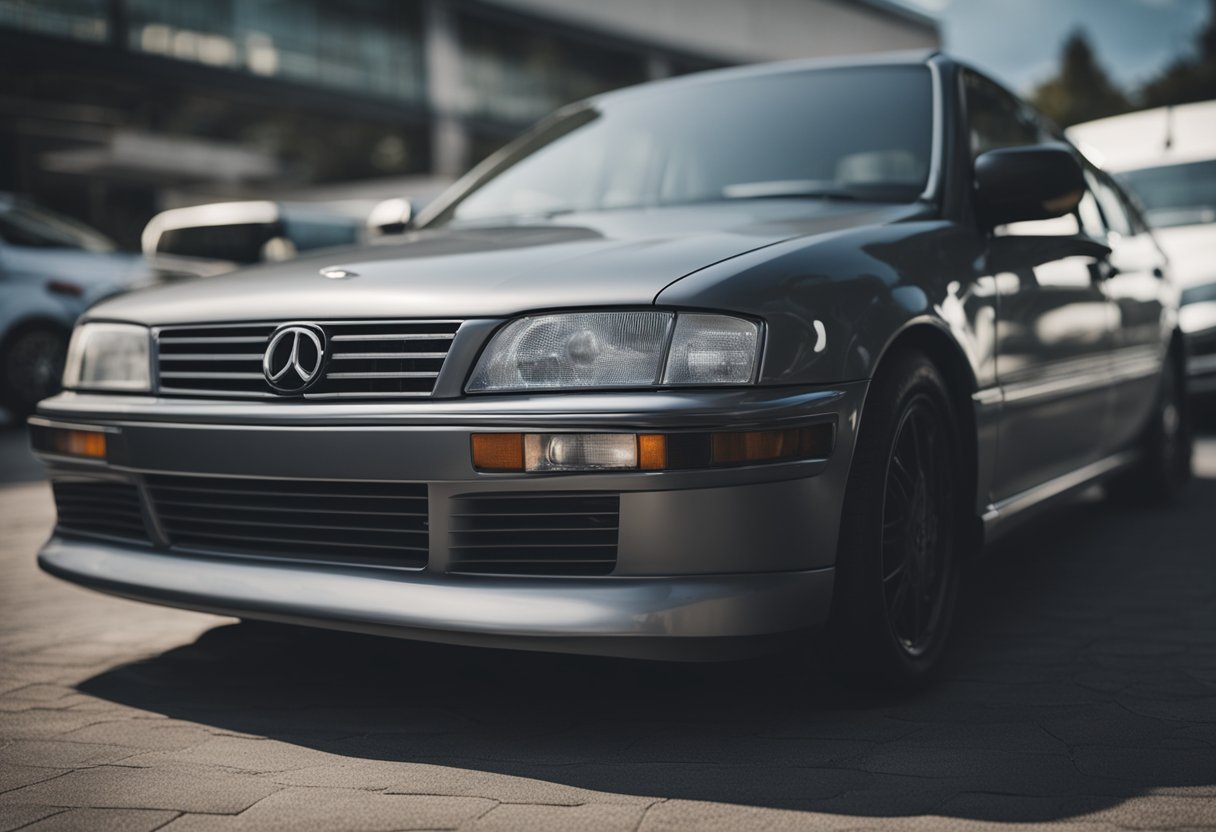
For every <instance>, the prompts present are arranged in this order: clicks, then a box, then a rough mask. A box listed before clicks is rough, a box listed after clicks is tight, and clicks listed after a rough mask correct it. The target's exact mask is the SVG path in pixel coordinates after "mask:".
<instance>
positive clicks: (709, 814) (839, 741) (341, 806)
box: [0, 430, 1216, 832]
mask: <svg viewBox="0 0 1216 832" xmlns="http://www.w3.org/2000/svg"><path fill="white" fill-rule="evenodd" d="M22 441H23V437H22V435H21V434H20V433H18V432H15V431H11V430H10V431H6V432H4V433H3V434H0V468H3V469H5V470H9V471H17V470H20V471H21V472H22V474H23V476H25V477H26V478H33V477H36V476H37V469H36V467H34V466H30V465H29V464H28V460H25V459H24V458H19V456H20V454H21V451H20V445H21V442H22ZM10 463H11V464H10ZM10 478H16V477H10ZM52 522H53V509H52V506H51V501H50V494H49V489H48V488H47V486H46V485H45V483H42V482H40V481H37V480H36V479H31V480H30V481H28V482H23V483H10V484H7V485H0V832H8V830H15V829H28V830H39V832H47V830H111V829H112V830H124V832H125V831H126V830H134V831H135V832H144V831H145V830H146V831H147V832H150V831H151V830H154V829H162V830H171V832H211V830H217V831H218V832H241V831H243V830H267V829H269V830H278V829H282V830H292V832H295V831H296V830H305V831H307V830H345V829H350V830H369V831H372V832H374V831H375V830H383V831H384V832H390V830H423V829H462V830H465V829H468V830H504V829H527V830H571V829H578V830H588V831H589V832H590V831H591V830H630V832H633V830H642V831H643V832H660V830H663V831H664V832H665V831H666V830H671V831H672V832H675V831H676V830H694V829H695V830H702V829H707V830H737V829H749V828H761V829H766V830H784V829H842V830H843V829H916V830H938V829H945V830H950V829H960V830H961V829H967V830H971V829H981V830H986V829H998V828H1001V829H1003V828H1033V829H1038V830H1049V829H1060V830H1068V831H1069V832H1083V830H1090V829H1124V828H1126V829H1216V438H1211V437H1209V438H1206V439H1204V440H1203V442H1202V444H1201V456H1200V478H1199V480H1198V481H1197V482H1196V484H1195V487H1194V489H1193V490H1192V492H1191V493H1190V494H1189V496H1188V498H1187V500H1186V502H1185V503H1184V504H1183V505H1182V506H1179V507H1177V508H1172V509H1162V510H1144V511H1135V512H1128V511H1125V510H1123V511H1120V510H1115V509H1112V508H1110V507H1107V506H1105V505H1103V504H1101V503H1100V502H1096V501H1089V502H1085V501H1082V502H1080V503H1079V504H1078V505H1076V506H1075V507H1072V508H1070V509H1067V510H1065V511H1064V512H1062V513H1060V514H1057V515H1055V516H1054V517H1052V518H1050V519H1048V520H1047V521H1046V522H1045V523H1040V524H1039V525H1037V526H1035V527H1033V528H1031V529H1028V530H1026V531H1025V532H1023V533H1021V534H1019V535H1018V536H1017V537H1016V538H1015V539H1013V540H1011V541H1009V542H1008V543H1007V544H1005V545H1003V546H1002V547H1001V551H1000V552H998V553H997V555H998V556H997V557H993V558H989V559H988V560H986V561H985V562H983V563H981V564H978V565H977V566H976V567H975V569H974V570H973V573H972V574H971V576H970V581H969V584H968V587H967V592H968V596H967V603H966V605H965V609H964V611H963V613H962V619H961V622H960V625H961V626H960V633H961V637H960V638H959V640H958V642H957V648H958V649H957V650H956V651H955V654H954V660H953V662H952V666H951V667H950V669H949V673H948V674H947V676H946V678H944V679H943V680H942V683H941V684H940V685H938V686H937V687H935V688H934V689H933V690H931V691H929V692H926V693H924V694H921V695H919V696H917V697H915V698H912V699H908V700H905V701H899V700H886V699H882V698H876V697H873V696H864V695H861V694H858V693H857V692H854V691H850V690H848V689H846V688H844V687H842V686H840V685H839V684H837V683H836V682H834V681H833V680H832V679H830V678H825V676H824V674H823V671H822V669H821V668H819V667H818V666H816V665H815V664H814V663H813V662H811V661H809V660H801V659H798V660H796V659H794V658H793V657H789V656H787V657H783V658H779V659H766V660H759V661H752V662H747V663H742V664H733V665H720V666H699V665H693V666H682V665H660V664H646V663H638V662H626V661H615V660H607V659H591V658H578V657H563V656H552V655H530V654H520V653H505V652H493V651H481V650H471V649H462V648H454V647H442V646H433V645H422V644H411V643H407V642H398V641H392V640H387V639H375V638H367V637H358V636H350V635H343V634H334V633H320V632H311V631H302V630H291V629H289V628H276V627H269V626H250V625H241V624H237V623H235V622H233V621H232V620H231V619H224V618H217V617H214V616H206V615H200V614H195V613H187V612H180V611H173V610H165V609H159V608H156V607H150V606H145V605H142V604H137V603H133V602H127V601H122V600H118V599H113V598H108V597H104V596H101V595H97V594H94V593H90V592H87V591H85V590H81V589H77V588H75V587H71V586H68V585H66V584H63V583H61V582H59V581H56V580H54V579H52V578H50V577H47V576H45V575H43V574H41V573H39V572H38V571H37V569H36V568H35V566H34V560H33V556H34V552H35V550H36V549H37V546H38V545H39V544H40V543H41V541H42V539H43V538H44V537H45V535H46V533H47V531H48V530H49V529H50V526H51V524H52Z"/></svg>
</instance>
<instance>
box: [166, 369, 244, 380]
mask: <svg viewBox="0 0 1216 832" xmlns="http://www.w3.org/2000/svg"><path fill="white" fill-rule="evenodd" d="M160 377H161V378H215V379H222V378H256V379H260V378H262V374H261V373H224V372H212V373H208V372H201V371H200V372H196V371H194V370H168V371H165V370H161V373H160Z"/></svg>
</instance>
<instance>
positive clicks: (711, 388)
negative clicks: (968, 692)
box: [31, 54, 1190, 685]
mask: <svg viewBox="0 0 1216 832" xmlns="http://www.w3.org/2000/svg"><path fill="white" fill-rule="evenodd" d="M1116 223H1126V224H1127V232H1126V233H1122V234H1119V235H1115V234H1112V233H1110V229H1111V228H1112V227H1115V224H1116ZM1118 227H1122V226H1118ZM1180 338H1181V334H1180V332H1179V330H1178V326H1177V290H1176V289H1175V287H1174V286H1173V284H1172V283H1171V281H1170V279H1169V276H1168V273H1167V272H1166V271H1165V261H1164V258H1163V256H1162V255H1161V252H1160V251H1159V250H1158V248H1157V246H1156V244H1155V243H1154V241H1153V238H1152V235H1151V234H1150V233H1149V232H1148V230H1147V229H1146V228H1145V227H1144V226H1143V225H1142V224H1141V223H1140V222H1139V221H1138V220H1137V218H1136V216H1135V214H1134V212H1133V213H1128V209H1127V207H1126V203H1125V199H1124V196H1123V194H1122V192H1121V191H1120V189H1119V186H1118V185H1116V184H1114V183H1113V182H1112V181H1111V180H1110V179H1109V178H1107V177H1106V176H1105V175H1104V174H1102V173H1100V172H1099V171H1097V170H1095V169H1093V168H1091V167H1089V166H1087V165H1086V164H1085V163H1084V161H1083V160H1082V158H1081V157H1080V156H1079V154H1078V153H1077V152H1076V151H1075V149H1074V148H1073V147H1072V146H1070V145H1069V144H1067V143H1066V142H1065V141H1064V139H1063V137H1062V136H1061V135H1059V134H1058V133H1057V132H1055V131H1054V130H1053V129H1052V128H1050V127H1049V126H1048V125H1047V124H1045V123H1044V122H1043V121H1042V120H1041V119H1040V118H1039V116H1038V115H1036V114H1035V113H1034V112H1033V111H1032V110H1031V109H1030V108H1029V107H1027V106H1026V105H1025V104H1023V103H1022V102H1020V101H1019V100H1018V99H1017V98H1015V97H1014V96H1013V95H1012V94H1010V93H1009V92H1007V91H1006V90H1005V89H1003V88H1002V87H1000V86H998V85H997V84H996V83H994V82H992V81H991V80H989V79H987V78H986V77H984V76H983V75H981V74H980V73H978V72H976V71H974V70H972V69H970V68H968V67H967V66H965V65H963V64H960V63H958V62H956V61H954V60H952V59H950V58H949V57H945V56H942V55H938V54H934V55H915V56H906V55H905V56H898V57H892V58H882V59H872V60H871V59H854V60H848V61H841V62H834V63H833V62H828V63H795V64H780V65H774V66H761V67H752V68H737V69H729V70H721V71H715V72H710V73H705V74H701V75H695V76H686V77H682V78H679V79H675V80H668V81H663V82H659V83H653V84H647V85H643V86H641V87H637V88H635V89H632V90H627V91H619V92H613V93H609V94H606V95H603V96H600V97H597V98H593V99H591V100H589V101H586V102H583V103H580V104H576V105H573V106H570V107H567V108H565V109H563V110H561V111H559V112H558V113H557V114H556V115H554V116H553V117H551V118H550V119H548V120H546V121H544V122H543V123H542V124H540V125H539V126H538V127H536V128H535V129H534V130H532V131H531V132H529V133H528V134H526V135H525V136H524V137H522V138H521V139H519V140H518V141H516V142H515V143H513V144H511V145H509V146H508V147H507V148H505V149H504V150H502V151H501V152H499V153H498V154H496V155H494V156H492V157H490V158H489V159H487V160H486V161H485V162H484V163H483V164H481V165H480V166H479V167H477V168H476V169H474V170H473V171H472V172H471V173H470V174H469V175H468V176H467V177H465V178H464V179H463V180H462V181H460V182H458V183H457V184H456V185H455V186H454V188H453V189H452V190H451V191H449V192H448V193H447V194H446V195H445V196H443V197H441V198H440V199H439V200H438V201H436V202H435V203H433V204H432V205H430V206H429V207H428V208H427V209H426V210H425V211H424V212H423V213H422V214H421V215H420V216H419V217H418V218H417V220H416V221H415V223H414V230H413V231H411V232H410V233H409V234H407V235H405V236H404V237H403V238H402V241H401V242H400V243H399V244H397V245H395V246H389V245H379V246H376V247H374V248H371V249H368V250H366V251H365V252H362V253H359V252H354V251H347V252H343V253H342V258H341V259H340V260H335V259H333V258H332V257H330V256H326V257H321V258H312V259H306V258H301V259H298V260H295V261H292V262H288V263H282V264H277V265H273V266H266V267H261V268H258V269H255V270H249V271H245V272H242V273H240V274H236V275H232V276H227V277H219V278H215V279H213V280H207V281H195V282H192V283H189V284H183V285H177V286H173V287H168V288H161V289H155V290H151V291H147V292H142V293H137V294H133V295H128V296H126V297H123V298H118V299H115V300H113V301H110V302H107V303H105V304H102V305H100V306H98V307H96V308H95V309H93V310H92V311H91V312H90V313H89V315H88V316H87V317H86V319H85V321H84V322H82V323H81V324H80V326H78V328H77V330H76V332H75V335H74V337H73V342H72V348H71V354H70V356H69V361H68V368H67V370H66V374H65V381H66V385H67V387H68V388H70V391H71V392H69V393H65V394H63V395H61V396H58V397H56V398H53V399H50V400H48V401H46V402H43V403H42V404H41V405H40V407H39V411H38V415H37V417H36V418H34V419H33V420H31V424H32V425H33V426H34V431H33V434H32V435H33V441H34V445H35V448H36V449H37V450H38V452H39V454H40V455H41V457H42V458H43V459H44V460H45V461H46V462H47V464H48V466H49V468H50V474H51V478H52V481H53V485H54V490H55V496H56V502H57V505H58V509H59V521H58V526H57V527H56V530H55V532H54V534H53V536H52V537H51V538H50V540H49V541H48V542H47V543H46V545H45V546H44V547H43V549H42V550H41V553H40V555H39V562H40V564H41V565H42V567H43V568H44V569H45V570H47V571H49V572H50V573H52V574H54V575H58V576H60V577H62V578H64V579H66V580H69V581H73V582H76V583H79V584H82V585H85V586H90V587H94V588H96V589H99V590H101V591H104V592H111V593H115V594H118V595H121V596H124V597H127V598H135V599H142V600H145V601H151V602H154V603H159V604H167V605H170V606H178V607H184V608H189V609H201V610H208V611H212V612H218V613H222V614H228V615H235V616H240V617H242V618H251V619H270V620H274V621H281V622H292V623H298V624H308V625H316V626H320V627H334V628H339V629H345V630H355V631H364V632H369V633H382V634H390V635H397V636H403V637H407V638H417V639H425V640H433V641H440V642H452V643H460V644H480V645H496V646H503V647H511V648H526V649H540V650H557V651H571V652H580V653H595V654H609V655H627V656H646V657H665V658H679V659H726V658H733V657H737V656H740V655H746V654H749V653H752V652H754V651H757V650H763V649H772V648H774V647H775V646H777V645H779V644H785V643H788V642H790V641H795V642H797V641H801V640H803V639H805V638H807V637H808V634H809V633H812V632H814V631H816V630H821V629H823V628H825V627H826V628H827V634H828V639H827V641H828V643H830V644H831V645H832V647H833V653H834V655H835V656H836V657H837V659H838V660H839V661H840V662H841V663H842V664H843V665H844V666H846V667H848V668H850V669H853V670H856V671H858V672H862V673H865V674H870V675H872V676H873V677H875V678H879V679H883V680H886V683H888V684H896V685H916V684H920V683H923V682H924V681H925V680H926V679H928V678H929V677H930V675H931V674H932V673H933V671H934V670H935V669H936V668H937V667H938V666H939V665H940V660H941V657H942V655H943V651H944V650H945V647H946V644H947V640H948V639H947V637H948V634H949V632H950V629H951V623H952V619H953V615H954V609H955V606H956V599H957V597H958V594H959V586H960V581H959V576H960V571H961V568H962V565H963V563H964V561H965V560H967V559H969V558H971V557H973V556H974V555H975V554H976V552H977V551H978V550H979V549H980V547H981V545H982V544H983V543H984V542H985V541H989V540H992V539H995V538H997V537H999V536H1000V535H1002V534H1004V533H1005V532H1006V531H1007V530H1008V529H1009V528H1012V527H1014V526H1015V525H1016V524H1017V523H1018V522H1020V521H1022V520H1023V519H1025V518H1028V517H1030V516H1032V515H1034V514H1035V513H1036V512H1037V511H1038V510H1040V509H1043V508H1045V507H1047V506H1050V505H1053V504H1055V503H1058V502H1059V501H1060V500H1061V499H1063V498H1064V497H1066V496H1067V495H1070V494H1072V493H1074V492H1076V491H1077V490H1078V489H1082V488H1085V487H1088V486H1089V485H1090V484H1093V483H1096V482H1103V481H1105V482H1108V483H1109V486H1110V488H1111V489H1112V490H1113V491H1115V492H1116V493H1118V494H1120V495H1122V496H1123V497H1124V498H1126V499H1129V500H1130V499H1141V500H1157V499H1166V498H1169V497H1170V496H1171V495H1174V494H1176V493H1177V492H1178V491H1179V489H1181V488H1182V487H1183V485H1184V484H1185V482H1186V480H1187V477H1188V474H1189V471H1190V442H1189V434H1188V431H1187V423H1186V418H1185V415H1186V410H1185V407H1184V406H1183V404H1182V398H1181V397H1182V394H1183V391H1184V389H1185V378H1184V376H1183V373H1182V369H1183V368H1182V364H1181V356H1182V354H1183V353H1182V346H1181V341H1180Z"/></svg>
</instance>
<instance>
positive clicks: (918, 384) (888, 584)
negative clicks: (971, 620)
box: [827, 354, 967, 690]
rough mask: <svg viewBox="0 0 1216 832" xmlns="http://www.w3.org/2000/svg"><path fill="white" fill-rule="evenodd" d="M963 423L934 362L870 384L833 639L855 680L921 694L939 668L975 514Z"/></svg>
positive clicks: (887, 368)
mask: <svg viewBox="0 0 1216 832" xmlns="http://www.w3.org/2000/svg"><path fill="white" fill-rule="evenodd" d="M962 448H963V444H962V441H961V435H960V428H959V420H958V418H957V416H956V414H955V411H954V409H953V407H952V406H951V404H950V396H949V392H948V390H947V387H946V383H945V380H944V379H943V378H942V375H941V373H940V372H939V371H938V369H937V368H936V366H935V365H934V364H933V363H932V362H931V361H930V360H929V359H928V358H926V357H925V356H923V355H920V354H909V355H904V356H898V357H895V358H893V359H892V360H891V361H889V362H888V363H886V364H884V366H883V367H881V368H880V369H879V373H878V375H876V376H875V378H874V380H873V381H872V382H871V388H870V392H869V395H868V397H867V401H866V405H865V411H864V413H863V414H862V420H861V428H860V433H859V435H858V438H857V446H856V449H855V451H854V454H853V467H852V470H851V471H850V473H849V484H848V489H847V492H846V494H845V507H844V513H843V516H842V522H841V538H840V547H839V552H838V556H837V566H836V589H835V594H834V597H833V600H832V614H831V620H830V622H829V626H828V631H827V637H828V640H829V642H828V643H829V648H830V650H831V652H832V654H833V657H834V658H835V659H836V661H837V663H838V664H839V665H840V666H841V667H842V669H843V670H845V671H846V673H849V674H850V675H854V676H859V677H862V678H863V679H864V680H865V681H866V682H867V683H878V684H879V685H881V686H882V687H884V688H887V689H890V688H896V689H901V690H907V689H913V688H916V687H919V686H921V685H923V684H925V683H927V682H928V681H929V680H930V679H931V678H932V677H933V675H934V674H935V673H936V672H937V671H938V670H939V669H940V666H941V660H942V656H943V655H944V652H945V648H946V644H947V640H948V636H949V633H950V625H951V623H952V621H953V617H954V608H955V601H956V598H957V595H958V585H959V574H960V565H961V560H962V557H961V556H962V551H961V549H962V542H963V540H964V535H963V534H962V533H961V531H962V530H963V529H964V528H965V526H964V518H965V512H966V509H967V500H966V499H965V495H964V493H963V492H964V489H963V486H962V484H963V482H964V479H963V477H962V472H963V453H962Z"/></svg>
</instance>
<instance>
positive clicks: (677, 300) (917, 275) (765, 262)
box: [655, 221, 996, 387]
mask: <svg viewBox="0 0 1216 832" xmlns="http://www.w3.org/2000/svg"><path fill="white" fill-rule="evenodd" d="M982 254H983V248H982V242H981V241H980V239H979V238H978V237H977V236H976V235H975V234H973V233H972V232H970V231H968V230H966V229H963V228H960V227H959V226H957V225H955V224H953V223H950V222H945V221H918V222H907V223H896V224H892V225H887V226H874V227H866V228H860V229H850V230H847V231H842V232H836V233H833V234H827V235H821V236H816V237H809V238H805V237H804V238H799V239H795V240H790V241H787V242H784V243H780V244H777V245H774V246H770V247H768V248H765V249H762V250H759V251H755V252H751V253H750V254H746V255H743V256H741V257H737V258H734V259H732V260H729V261H726V262H723V263H719V264H716V265H714V266H710V267H709V268H706V269H703V270H701V271H699V272H696V273H694V274H692V275H690V276H688V277H685V278H684V279H682V280H679V281H677V282H675V283H673V284H672V285H671V286H669V287H667V288H666V289H664V290H663V291H662V292H661V293H660V294H659V295H658V296H657V297H656V299H655V300H656V302H657V303H660V304H662V305H664V306H677V307H681V308H689V307H694V308H695V307H700V308H707V309H722V310H734V311H738V312H742V313H746V314H751V315H755V316H757V317H760V318H763V319H764V320H765V322H766V323H767V326H768V338H767V342H766V346H765V356H764V364H763V369H762V371H761V379H760V380H761V383H763V384H772V385H785V384H827V383H833V382H839V381H845V380H856V379H866V378H870V377H872V376H873V373H874V368H875V367H876V366H877V363H878V360H879V359H880V357H881V356H882V354H883V353H884V351H885V350H886V348H887V347H888V345H889V344H890V343H891V342H892V341H893V340H894V338H895V337H896V336H897V335H898V334H899V333H900V332H902V331H903V330H905V329H906V328H907V327H909V326H912V325H914V324H918V323H929V324H931V325H933V326H935V327H937V328H939V329H941V330H942V331H943V332H946V333H948V334H949V335H950V337H951V338H952V339H953V340H954V341H955V343H956V344H958V346H959V347H960V349H961V350H962V352H963V353H964V354H965V355H966V356H967V359H968V362H969V363H970V364H971V368H972V372H973V373H974V375H975V378H976V381H977V384H978V385H979V386H981V387H982V386H985V384H986V383H988V382H989V381H990V380H991V378H992V374H993V368H992V366H991V365H992V363H993V361H992V345H993V343H994V340H995V335H994V331H993V327H994V326H995V319H996V314H995V311H996V296H995V293H994V292H993V291H992V286H991V285H990V283H991V281H988V280H986V279H984V278H981V277H979V270H978V269H977V267H976V264H977V263H978V262H979V261H980V258H981V257H982Z"/></svg>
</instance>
